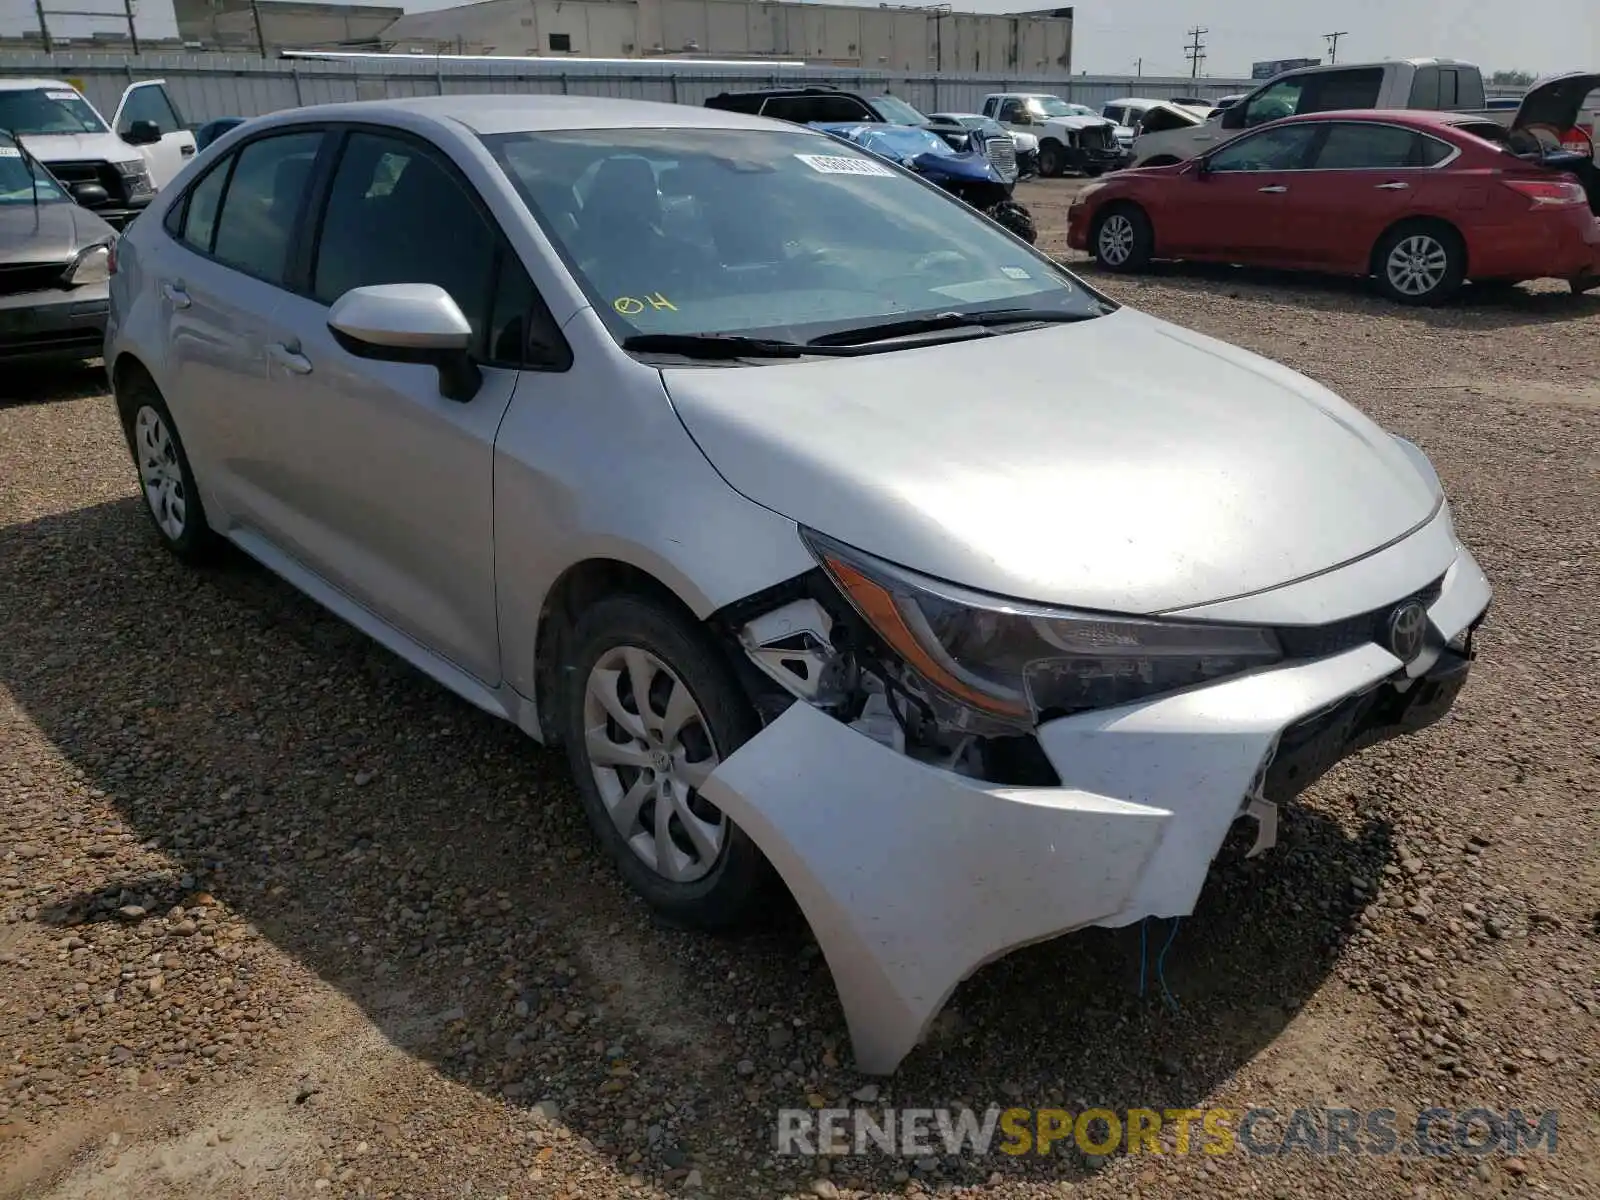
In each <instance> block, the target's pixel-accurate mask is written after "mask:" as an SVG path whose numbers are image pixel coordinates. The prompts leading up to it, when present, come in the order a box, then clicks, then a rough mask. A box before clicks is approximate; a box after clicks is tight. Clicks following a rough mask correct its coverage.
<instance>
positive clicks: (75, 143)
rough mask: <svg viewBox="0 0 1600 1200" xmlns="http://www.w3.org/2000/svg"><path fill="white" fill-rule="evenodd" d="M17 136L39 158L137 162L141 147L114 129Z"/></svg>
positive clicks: (63, 160)
mask: <svg viewBox="0 0 1600 1200" xmlns="http://www.w3.org/2000/svg"><path fill="white" fill-rule="evenodd" d="M18 140H19V141H20V142H21V143H22V144H23V146H24V147H26V149H27V151H28V153H30V154H32V155H33V156H34V157H35V158H37V159H38V160H39V161H40V162H42V163H45V164H47V165H48V164H49V163H57V162H77V161H80V160H93V161H95V162H113V163H126V162H138V161H139V157H140V156H139V151H138V149H137V148H136V147H134V146H130V145H128V143H127V142H125V141H123V140H122V139H121V138H119V137H118V136H117V135H116V134H114V133H25V134H23V135H22V136H21V137H20V138H18Z"/></svg>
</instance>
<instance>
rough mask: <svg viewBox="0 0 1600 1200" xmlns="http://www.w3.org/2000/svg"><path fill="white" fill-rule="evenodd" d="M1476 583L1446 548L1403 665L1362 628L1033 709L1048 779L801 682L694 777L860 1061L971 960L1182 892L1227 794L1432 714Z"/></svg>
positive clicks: (1281, 785) (887, 1055) (1458, 679)
mask: <svg viewBox="0 0 1600 1200" xmlns="http://www.w3.org/2000/svg"><path fill="white" fill-rule="evenodd" d="M1488 601H1489V586H1488V581H1487V580H1486V579H1485V578H1484V576H1483V573H1482V571H1481V570H1479V568H1478V566H1477V564H1476V563H1475V562H1473V561H1472V558H1471V556H1470V555H1469V554H1468V553H1467V552H1466V551H1465V550H1464V549H1462V550H1460V553H1459V556H1458V557H1457V559H1456V561H1455V563H1454V565H1453V566H1452V568H1451V570H1450V572H1449V574H1448V575H1447V577H1446V579H1445V581H1444V584H1443V587H1442V590H1441V592H1440V594H1439V595H1438V597H1437V599H1435V600H1434V602H1433V603H1432V604H1431V606H1429V609H1428V613H1429V618H1430V622H1431V644H1430V649H1429V651H1428V653H1427V655H1426V656H1424V658H1421V659H1419V660H1418V661H1417V662H1414V663H1413V664H1412V666H1411V668H1410V669H1409V670H1408V669H1407V667H1406V666H1405V665H1403V664H1402V663H1401V661H1400V660H1399V659H1398V658H1396V657H1395V656H1394V655H1392V654H1390V653H1389V652H1388V651H1387V650H1385V649H1383V648H1382V647H1380V646H1378V645H1376V644H1373V643H1365V644H1362V645H1358V646H1355V647H1354V648H1350V649H1347V650H1344V651H1343V652H1341V653H1337V654H1334V655H1331V656H1329V657H1326V658H1322V659H1318V660H1315V661H1302V662H1297V663H1291V664H1288V665H1285V666H1281V667H1276V668H1272V669H1267V670H1262V671H1259V672H1257V673H1254V674H1249V675H1244V676H1240V677H1236V678H1232V679H1229V680H1226V681H1223V682H1219V683H1216V684H1213V685H1210V686H1203V687H1197V688H1194V689H1191V690H1189V691H1186V692H1181V693H1177V694H1173V695H1169V696H1166V697H1162V698H1158V699H1155V700H1151V701H1148V702H1144V703H1140V704H1135V705H1128V706H1125V707H1122V708H1117V709H1108V710H1102V711H1095V712H1086V713H1080V714H1076V715H1073V716H1069V717H1064V718H1062V719H1059V720H1054V721H1049V722H1047V723H1045V724H1043V725H1041V726H1040V727H1039V728H1038V730H1037V737H1038V741H1039V743H1040V746H1041V747H1042V749H1043V751H1044V753H1045V755H1046V756H1047V757H1048V759H1049V761H1050V763H1051V765H1052V766H1053V767H1054V769H1055V771H1056V773H1057V775H1058V776H1059V778H1060V780H1061V785H1060V786H1059V787H1015V786H1003V785H998V784H993V783H989V782H985V781H984V780H981V779H976V778H972V777H970V776H967V775H963V774H958V773H956V772H954V771H950V770H945V769H941V768H940V767H937V766H933V765H929V764H927V763H925V762H922V761H919V760H917V759H915V758H913V757H910V756H908V755H905V754H901V753H897V752H896V751H895V750H894V749H892V748H890V747H889V746H886V745H884V744H882V743H881V742H880V741H877V740H874V739H873V738H870V737H866V736H863V735H862V734H861V733H860V732H857V731H856V730H854V729H852V728H850V727H849V726H847V725H845V724H843V723H841V722H840V721H837V720H835V719H833V718H832V717H830V716H828V715H827V714H826V713H824V712H822V711H820V710H819V709H817V708H815V707H813V706H812V705H810V704H807V703H804V702H797V703H794V704H792V705H790V706H789V707H788V708H787V709H786V710H784V711H783V713H782V714H781V715H779V716H778V717H777V718H776V719H774V720H773V721H771V722H770V723H769V724H768V725H767V726H766V727H765V728H764V729H763V730H762V732H761V733H759V734H757V735H756V737H754V738H753V739H751V740H750V741H749V742H747V743H746V744H745V745H744V746H742V747H741V748H740V749H739V750H738V751H736V752H735V753H734V754H733V755H731V756H730V757H729V758H728V759H726V760H725V761H724V762H723V763H722V765H721V766H719V767H718V768H717V770H716V771H715V772H714V773H713V774H712V775H711V777H710V779H709V780H708V781H707V783H706V784H705V786H704V788H703V789H702V791H703V794H704V795H705V797H706V798H707V799H708V800H710V801H712V802H713V803H715V804H716V805H718V806H719V807H720V808H721V809H722V810H723V811H724V812H725V813H727V815H728V816H729V817H730V818H732V819H733V820H734V821H735V822H737V823H738V824H739V825H740V826H741V827H742V828H743V829H744V830H745V831H746V832H747V833H748V834H749V835H750V836H751V837H752V838H753V839H754V840H755V842H756V843H757V844H758V845H759V846H760V847H761V849H762V851H763V852H764V853H765V854H766V856H767V858H768V859H769V860H770V861H771V862H772V864H773V866H774V867H775V868H776V869H777V871H778V873H779V874H780V875H781V876H782V877H783V879H784V881H785V883H786V884H787V885H788V887H789V889H790V891H791V892H792V893H793V895H794V897H795V899H796V900H797V901H798V903H799V904H800V907H801V909H802V910H803V911H804V913H805V915H806V918H807V919H808V921H809V922H810V925H811V928H812V931H813V933H814V934H815V935H816V937H817V940H818V943H819V944H820V946H821V948H822V951H823V953H824V955H825V956H826V958H827V961H828V965H829V968H830V970H831V971H832V974H833V979H834V984H835V986H836V988H837V989H838V993H839V998H840V1002H841V1005H842V1007H843V1009H844V1012H845V1017H846V1020H847V1022H848V1024H849V1027H850V1035H851V1040H852V1042H853V1045H854V1050H855V1057H856V1063H857V1066H858V1068H859V1069H861V1070H862V1071H865V1072H868V1073H871V1074H887V1073H889V1072H892V1071H893V1070H894V1069H895V1067H896V1066H898V1064H899V1063H900V1061H901V1060H902V1059H903V1058H904V1057H905V1055H906V1054H907V1053H909V1052H910V1050H911V1049H912V1048H913V1047H914V1046H915V1045H916V1044H917V1042H918V1041H920V1040H921V1038H922V1036H923V1034H924V1032H925V1031H926V1029H927V1027H928V1025H929V1023H930V1022H931V1021H932V1019H933V1018H934V1017H935V1016H936V1015H937V1013H938V1011H939V1009H940V1008H941V1007H942V1006H943V1004H944V1003H945V1001H946V999H947V998H948V997H949V995H950V993H951V992H952V991H953V990H954V989H955V987H956V986H957V985H958V984H959V983H960V982H961V981H962V980H963V979H965V978H966V977H967V976H969V975H970V974H972V973H973V972H974V971H976V970H977V969H978V968H980V967H982V966H983V965H985V964H986V963H988V962H990V961H992V960H994V959H996V958H998V957H1000V956H1002V955H1004V954H1005V953H1007V952H1008V951H1010V950H1013V949H1016V948H1018V947H1020V946H1024V945H1027V944H1029V943H1032V942H1038V941H1043V940H1046V939H1049V938H1053V937H1056V936H1058V935H1060V934H1063V933H1066V932H1068V931H1071V930H1074V929H1079V928H1082V927H1084V926H1088V925H1104V926H1120V925H1126V924H1130V923H1133V922H1136V921H1139V920H1141V919H1143V918H1145V917H1150V916H1157V917H1174V916H1182V915H1186V914H1188V913H1190V912H1192V911H1193V909H1194V905H1195V902H1196V900H1197V898H1198V896H1199V893H1200V889H1201V887H1202V885H1203V884H1204V881H1205V877H1206V874H1207V871H1208V870H1209V868H1210V865H1211V862H1212V859H1213V858H1214V857H1215V855H1216V853H1217V851H1218V849H1219V848H1220V847H1221V845H1222V842H1223V840H1224V838H1225V837H1226V836H1227V833H1228V830H1229V827H1230V826H1231V825H1232V824H1233V822H1234V821H1235V820H1236V819H1237V818H1238V817H1239V816H1240V815H1243V814H1244V813H1245V812H1247V811H1249V812H1250V813H1251V815H1256V816H1258V817H1259V816H1261V815H1262V814H1263V812H1270V813H1272V814H1275V812H1276V809H1275V806H1274V805H1275V802H1277V801H1280V800H1283V799H1287V798H1289V797H1290V796H1292V795H1294V794H1296V793H1297V792H1299V791H1301V790H1303V789H1304V788H1305V787H1307V786H1309V785H1310V783H1311V782H1313V781H1314V780H1315V779H1316V778H1317V777H1318V776H1320V775H1321V774H1322V773H1323V772H1325V771H1326V770H1327V769H1328V768H1329V767H1331V766H1332V765H1333V764H1334V763H1335V762H1337V761H1339V759H1341V758H1343V757H1346V756H1347V755H1349V754H1351V753H1353V752H1354V751H1355V750H1357V749H1359V748H1361V747H1362V746H1365V745H1370V744H1372V743H1373V742H1375V741H1379V740H1383V739H1384V738H1387V737H1393V736H1397V735H1399V734H1403V733H1408V732H1411V731H1412V730H1414V729H1417V728H1421V727H1422V726H1423V725H1426V724H1428V723H1431V722H1432V721H1433V720H1436V719H1437V718H1438V717H1439V716H1441V715H1442V714H1443V713H1444V712H1445V711H1447V710H1448V708H1449V707H1450V705H1451V703H1452V702H1453V701H1454V699H1455V696H1456V693H1457V692H1458V691H1459V690H1460V687H1461V684H1462V682H1463V680H1464V679H1465V675H1466V670H1467V664H1468V657H1469V653H1470V651H1469V650H1468V649H1467V648H1466V646H1465V645H1464V640H1465V639H1469V638H1470V632H1469V631H1470V629H1471V628H1472V627H1473V626H1474V625H1475V624H1476V622H1477V621H1478V620H1479V619H1480V618H1481V615H1482V613H1483V612H1484V610H1485V608H1486V607H1487V604H1488ZM1452 643H1453V646H1452V645H1451V644H1452ZM1263 805H1265V807H1263ZM1264 824H1265V822H1264Z"/></svg>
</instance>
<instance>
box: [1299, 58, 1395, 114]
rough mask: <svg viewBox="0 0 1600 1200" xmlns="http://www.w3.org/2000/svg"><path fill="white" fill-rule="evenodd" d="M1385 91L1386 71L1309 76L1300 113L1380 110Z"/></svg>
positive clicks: (1380, 68)
mask: <svg viewBox="0 0 1600 1200" xmlns="http://www.w3.org/2000/svg"><path fill="white" fill-rule="evenodd" d="M1382 91H1383V68H1382V67H1368V68H1365V69H1361V70H1350V71H1322V72H1319V73H1317V74H1315V75H1310V76H1307V83H1306V88H1305V91H1304V92H1303V93H1302V94H1301V96H1300V104H1299V106H1298V107H1297V108H1296V109H1295V112H1297V113H1308V112H1336V111H1338V110H1339V109H1343V108H1376V107H1377V106H1378V95H1379V93H1381V92H1382Z"/></svg>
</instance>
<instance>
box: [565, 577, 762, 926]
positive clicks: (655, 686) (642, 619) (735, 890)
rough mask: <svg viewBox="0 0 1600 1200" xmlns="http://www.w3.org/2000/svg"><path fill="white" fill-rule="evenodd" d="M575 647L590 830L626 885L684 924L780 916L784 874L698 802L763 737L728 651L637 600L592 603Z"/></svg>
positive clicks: (575, 721) (580, 766) (575, 735)
mask: <svg viewBox="0 0 1600 1200" xmlns="http://www.w3.org/2000/svg"><path fill="white" fill-rule="evenodd" d="M569 644H570V646H571V647H572V652H571V656H570V658H568V660H567V662H566V663H565V664H564V665H565V667H566V670H565V671H564V672H563V675H564V677H565V680H566V686H565V689H564V691H565V694H564V696H563V698H562V699H563V703H562V712H561V717H562V722H563V725H564V729H563V731H562V732H563V734H564V738H563V740H564V741H565V742H566V745H567V747H568V756H569V758H570V760H571V764H572V771H573V774H574V776H575V777H576V782H577V785H578V793H579V795H580V796H581V797H582V800H583V805H584V809H585V811H586V812H587V814H588V817H589V822H590V824H591V825H592V826H593V827H594V830H595V833H596V835H597V836H598V837H599V839H600V841H601V843H602V845H604V846H605V848H606V850H607V852H608V853H609V854H610V856H611V858H612V860H613V861H614V862H615V864H616V866H617V869H618V870H619V871H620V872H621V874H622V877H623V879H624V880H625V881H626V882H627V883H628V885H629V886H630V887H632V888H633V890H634V891H636V892H637V893H639V895H640V896H642V897H643V898H644V899H645V901H646V902H647V903H649V904H650V906H651V907H652V908H654V909H656V910H657V911H658V912H659V913H661V914H662V915H663V916H665V917H667V918H669V919H671V920H673V921H675V922H677V923H680V924H683V925H687V926H693V927H696V928H700V929H728V928H732V927H735V926H740V925H746V924H749V923H751V922H752V921H753V920H755V919H756V918H758V917H759V916H761V915H762V914H763V913H764V912H765V911H767V910H768V908H769V903H768V901H769V899H770V884H771V882H772V879H773V873H772V869H771V867H770V866H768V865H767V862H766V859H765V858H763V857H762V854H761V851H760V850H759V849H757V847H756V845H755V843H754V842H752V841H751V840H750V838H749V836H748V835H747V834H746V833H745V832H744V831H743V830H741V829H740V828H739V827H738V826H737V825H735V824H734V823H733V822H732V821H731V820H729V819H728V816H727V814H726V813H724V812H722V811H721V810H720V809H719V808H717V806H716V805H714V804H712V803H711V802H710V801H709V800H707V799H706V798H705V797H704V796H703V795H701V794H700V788H701V787H703V786H704V784H705V782H706V780H707V779H708V778H709V777H710V776H711V773H712V772H713V771H714V770H716V768H717V766H718V764H720V763H721V762H722V761H723V760H724V759H725V758H727V757H728V756H729V755H730V754H732V753H733V752H734V751H735V750H737V749H738V748H739V746H741V745H742V744H743V743H744V742H746V741H748V740H749V739H750V738H751V737H753V736H754V735H755V733H756V730H757V728H758V722H757V718H756V714H755V711H754V709H753V708H752V707H751V705H750V703H749V701H748V700H747V699H746V697H745V695H744V692H743V690H742V689H741V688H740V687H739V684H738V682H737V681H736V680H735V679H734V677H733V673H732V671H731V670H730V668H729V667H728V665H727V663H726V662H725V661H724V660H723V658H722V656H721V654H720V653H719V652H718V650H717V648H716V646H715V645H713V644H712V643H711V642H710V640H709V638H708V636H707V635H706V634H705V632H704V631H703V630H702V629H700V628H699V627H698V626H696V625H695V624H694V623H693V622H691V621H689V620H686V619H685V618H683V617H682V616H680V615H679V614H678V613H676V612H675V611H673V610H672V609H671V608H669V607H667V606H666V605H664V604H662V603H660V602H657V601H655V600H650V599H646V598H644V597H639V596H615V597H612V598H610V599H606V600H602V601H601V602H599V603H598V604H595V605H593V606H591V607H590V608H589V609H588V610H587V611H586V612H585V613H584V614H583V616H582V617H581V618H580V619H579V621H578V624H577V628H576V629H575V630H574V631H573V635H572V639H571V641H570V643H569Z"/></svg>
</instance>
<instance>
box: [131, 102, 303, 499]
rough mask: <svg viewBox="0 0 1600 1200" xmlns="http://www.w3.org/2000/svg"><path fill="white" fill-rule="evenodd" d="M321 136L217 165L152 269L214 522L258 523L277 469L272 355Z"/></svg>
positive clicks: (187, 199) (172, 394)
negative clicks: (268, 451)
mask: <svg viewBox="0 0 1600 1200" xmlns="http://www.w3.org/2000/svg"><path fill="white" fill-rule="evenodd" d="M323 137H324V134H323V131H322V130H321V129H320V128H302V127H297V128H295V129H294V130H292V131H285V132H275V133H273V134H271V135H269V136H266V137H258V138H253V139H252V140H250V141H248V142H245V143H244V144H243V145H241V146H240V147H239V148H237V149H236V150H234V151H233V152H231V153H229V154H227V155H225V156H224V157H223V158H221V159H219V160H218V161H217V162H216V163H215V164H213V165H212V166H211V167H210V168H209V169H208V170H207V171H206V172H205V173H204V174H203V175H201V176H200V177H199V178H198V179H196V180H195V181H194V182H193V183H191V184H190V185H189V187H188V188H187V190H186V192H185V194H184V195H183V197H182V198H181V199H180V200H179V201H178V202H177V203H175V204H173V205H172V207H171V208H169V209H168V211H167V214H166V216H165V218H164V219H163V226H164V230H165V237H164V238H163V239H162V242H163V244H162V245H161V250H160V253H159V254H158V255H156V256H155V258H154V259H153V262H152V268H151V269H152V274H153V275H154V277H155V278H154V280H153V282H154V284H155V287H156V290H157V296H158V303H159V304H160V306H161V313H162V317H163V320H164V322H165V325H166V331H167V336H166V345H167V361H166V364H165V369H164V372H163V378H162V379H161V383H162V385H163V392H164V394H165V395H166V397H167V402H168V404H169V405H170V406H171V408H172V412H173V416H174V417H175V418H176V420H177V422H178V428H179V430H180V431H181V433H182V436H183V439H184V442H185V443H186V444H187V445H188V447H189V453H190V456H191V458H192V459H193V460H194V461H195V462H196V474H197V476H198V477H199V482H200V485H201V489H202V495H203V498H204V501H205V505H206V515H207V517H208V518H209V519H210V521H211V523H212V524H213V526H215V527H216V528H218V529H219V530H223V531H231V530H232V529H234V528H236V527H248V526H252V525H259V524H260V522H261V521H263V520H265V519H266V517H267V516H268V512H269V510H268V508H267V506H266V505H267V498H268V496H269V495H270V493H271V491H272V490H273V487H274V483H273V473H274V466H273V464H272V462H271V460H270V459H269V458H268V457H266V456H265V455H264V454H263V449H264V446H265V444H266V442H267V441H268V440H270V437H271V424H272V421H273V420H274V416H273V402H272V388H273V381H272V377H271V373H270V371H269V369H268V359H267V353H266V347H267V344H268V342H269V341H270V337H269V334H270V332H271V329H272V328H273V327H272V324H271V321H272V317H273V315H274V313H275V312H276V311H277V309H278V306H279V305H280V304H281V303H282V302H283V301H284V300H285V299H286V298H287V297H288V292H287V290H286V287H287V279H288V274H289V267H290V257H291V256H290V250H291V246H292V243H293V241H294V238H295V234H296V230H297V227H298V222H299V220H300V214H301V208H302V206H303V201H304V199H305V196H306V192H307V184H308V182H309V181H310V178H311V173H312V169H313V166H314V164H315V161H316V157H317V154H318V152H319V151H320V150H321V148H322V145H323Z"/></svg>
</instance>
